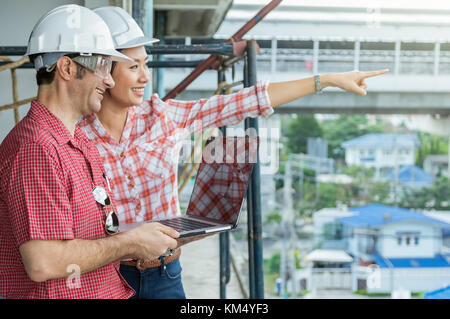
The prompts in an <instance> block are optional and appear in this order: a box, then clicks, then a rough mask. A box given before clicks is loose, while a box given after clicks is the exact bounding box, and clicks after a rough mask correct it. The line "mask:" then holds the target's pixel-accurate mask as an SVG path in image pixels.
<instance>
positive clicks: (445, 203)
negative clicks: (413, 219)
mask: <svg viewBox="0 0 450 319" xmlns="http://www.w3.org/2000/svg"><path fill="white" fill-rule="evenodd" d="M399 206H400V207H403V208H408V209H435V210H448V209H450V179H448V178H447V177H444V176H441V177H439V178H437V179H436V180H435V181H434V183H433V185H432V186H431V187H422V188H419V189H414V188H407V187H404V188H403V196H402V197H401V199H400V202H399Z"/></svg>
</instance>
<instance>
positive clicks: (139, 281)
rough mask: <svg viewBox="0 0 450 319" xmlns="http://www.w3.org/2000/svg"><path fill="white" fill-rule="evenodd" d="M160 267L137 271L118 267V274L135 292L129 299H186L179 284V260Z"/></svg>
mask: <svg viewBox="0 0 450 319" xmlns="http://www.w3.org/2000/svg"><path fill="white" fill-rule="evenodd" d="M160 260H161V261H162V263H161V266H159V267H154V268H148V269H144V270H139V269H137V268H136V267H134V266H128V265H120V273H121V275H122V276H123V277H124V278H125V280H126V281H127V283H128V284H129V285H130V286H131V288H133V289H134V291H136V293H135V295H134V296H133V297H131V299H186V295H185V294H184V289H183V283H182V282H181V265H180V258H177V259H175V260H174V261H172V262H170V263H168V264H167V265H164V259H162V258H160Z"/></svg>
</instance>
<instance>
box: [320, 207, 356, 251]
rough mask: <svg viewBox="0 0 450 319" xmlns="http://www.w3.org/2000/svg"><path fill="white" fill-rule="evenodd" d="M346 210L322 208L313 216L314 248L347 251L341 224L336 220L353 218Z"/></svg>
mask: <svg viewBox="0 0 450 319" xmlns="http://www.w3.org/2000/svg"><path fill="white" fill-rule="evenodd" d="M353 215H354V213H352V212H350V211H348V210H347V209H340V208H323V209H321V210H319V211H317V212H315V213H314V214H313V225H314V237H313V238H314V248H320V249H344V250H345V249H347V246H348V242H347V238H344V237H343V236H344V234H343V225H342V223H338V222H336V221H337V219H338V218H341V217H349V216H353Z"/></svg>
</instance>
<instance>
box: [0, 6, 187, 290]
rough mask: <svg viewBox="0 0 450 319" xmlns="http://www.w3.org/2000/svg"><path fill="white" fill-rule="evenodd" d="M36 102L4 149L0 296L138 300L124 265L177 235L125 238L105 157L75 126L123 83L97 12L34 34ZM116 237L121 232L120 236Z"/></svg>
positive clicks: (162, 232)
mask: <svg viewBox="0 0 450 319" xmlns="http://www.w3.org/2000/svg"><path fill="white" fill-rule="evenodd" d="M27 55H29V56H30V58H31V60H32V61H34V65H35V68H36V69H37V75H36V79H37V82H38V86H39V88H38V96H37V100H35V101H33V102H32V103H31V108H30V111H29V112H28V114H27V115H26V116H25V118H24V119H23V120H22V121H21V122H20V123H19V124H18V125H17V126H16V127H15V128H14V129H13V130H12V131H11V132H10V133H9V134H8V136H7V137H6V138H5V140H4V141H3V143H2V144H1V145H0V174H1V176H2V179H1V182H0V295H1V296H2V297H5V298H129V297H130V296H132V295H133V294H134V291H133V290H132V289H131V288H130V287H129V285H128V284H127V283H126V282H125V281H124V280H123V278H122V277H121V275H120V273H119V262H118V260H120V259H124V258H143V259H148V258H151V259H152V258H156V257H157V256H160V255H162V254H163V253H164V252H165V251H166V250H167V249H168V248H175V247H176V246H177V242H176V240H175V239H174V238H176V237H178V233H177V232H176V231H174V230H173V229H171V228H169V227H165V226H163V225H160V224H152V225H143V226H144V227H139V228H136V229H135V230H133V231H130V232H126V233H123V234H117V233H118V219H117V215H116V211H115V206H114V198H113V196H112V195H113V193H112V192H111V190H110V188H109V182H108V180H107V179H106V175H105V172H104V170H103V165H102V163H101V160H100V157H99V154H98V151H97V150H96V148H95V146H94V145H92V144H91V143H90V142H89V140H88V139H87V137H86V136H85V134H84V133H83V132H82V131H81V130H80V129H79V128H78V127H77V126H76V123H77V121H78V120H79V118H80V117H81V116H83V115H87V114H89V113H92V112H98V111H99V110H100V107H101V101H102V99H103V93H104V92H105V90H106V89H110V88H112V87H114V81H113V80H112V78H111V76H110V69H111V64H112V60H115V61H127V60H129V59H128V58H127V57H126V56H124V55H122V54H121V53H119V52H117V51H116V50H115V49H114V45H113V42H112V38H111V35H110V33H109V30H108V27H107V25H106V24H105V23H104V22H103V20H102V19H101V18H100V17H99V16H98V15H97V14H96V13H94V12H93V11H91V10H89V9H87V8H84V7H80V6H76V5H66V6H61V7H58V8H55V9H53V10H51V11H50V12H48V13H47V14H46V15H44V16H43V17H42V18H41V19H40V20H39V22H38V23H37V24H36V26H35V27H34V29H33V32H32V34H31V36H30V39H29V43H28V50H27ZM112 235H114V236H112Z"/></svg>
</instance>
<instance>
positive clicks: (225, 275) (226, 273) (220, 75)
mask: <svg viewBox="0 0 450 319" xmlns="http://www.w3.org/2000/svg"><path fill="white" fill-rule="evenodd" d="M224 81H225V73H224V71H223V70H219V71H218V72H217V85H220V83H222V82H224ZM223 91H224V89H222V90H221V92H220V93H222V92H223ZM220 130H221V132H222V136H224V137H225V136H226V134H227V132H226V131H227V128H226V126H222V127H221V128H220ZM229 235H230V234H229V232H224V233H220V234H219V248H220V277H219V278H220V299H226V297H227V284H228V282H229V281H230V236H229Z"/></svg>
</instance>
